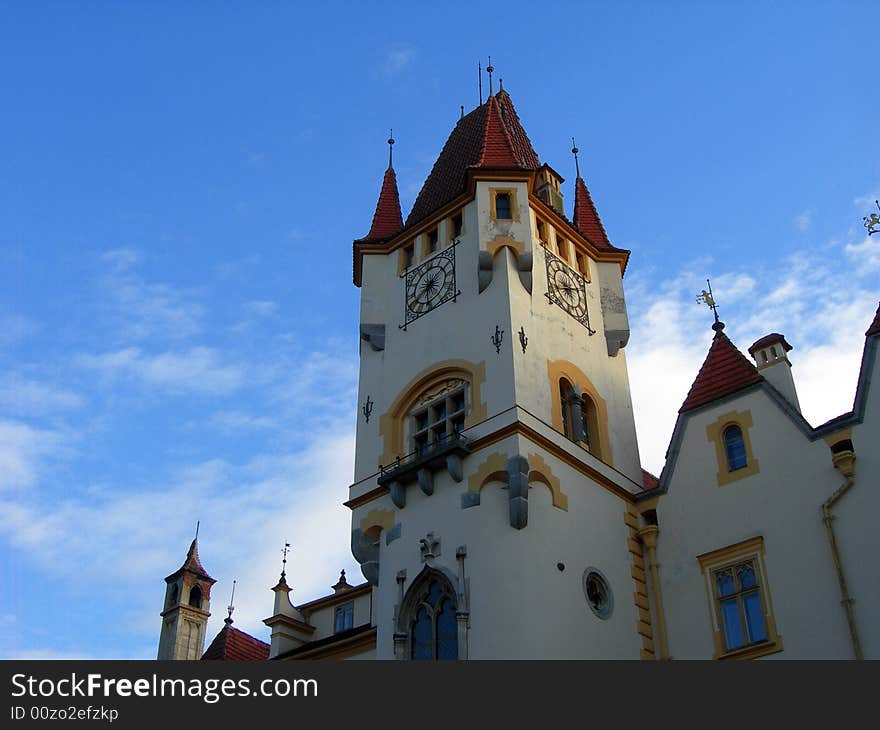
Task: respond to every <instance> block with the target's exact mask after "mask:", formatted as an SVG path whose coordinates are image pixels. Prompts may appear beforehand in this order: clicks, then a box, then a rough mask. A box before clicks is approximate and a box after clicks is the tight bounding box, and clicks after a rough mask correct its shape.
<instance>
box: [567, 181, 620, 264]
mask: <svg viewBox="0 0 880 730" xmlns="http://www.w3.org/2000/svg"><path fill="white" fill-rule="evenodd" d="M573 223H574V227H575V228H577V229H578V231H580V232H581V233H582V234H583V236H584V238H586V239H587V240H588V241H589V242H590V243H592V244H593V245H594V246H595V247H596V248H599V249H602V248H606V249H613V248H614V246H613V245H612V244H611V241H609V240H608V235H607V234H606V233H605V226H603V225H602V220H601V219H600V218H599V212H598V211H597V210H596V204H595V203H593V197H592V196H591V195H590V191H589V190H588V189H587V184H586V183H585V182H584V179H583V178H582V177H581V176H580V175H578V176H577V180H575V183H574V220H573Z"/></svg>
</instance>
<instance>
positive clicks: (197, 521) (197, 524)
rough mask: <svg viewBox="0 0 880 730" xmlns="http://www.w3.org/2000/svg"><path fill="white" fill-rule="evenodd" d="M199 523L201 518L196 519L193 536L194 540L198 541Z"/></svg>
mask: <svg viewBox="0 0 880 730" xmlns="http://www.w3.org/2000/svg"><path fill="white" fill-rule="evenodd" d="M201 524H202V521H201V520H196V536H195V540H196V541H198V539H199V525H201Z"/></svg>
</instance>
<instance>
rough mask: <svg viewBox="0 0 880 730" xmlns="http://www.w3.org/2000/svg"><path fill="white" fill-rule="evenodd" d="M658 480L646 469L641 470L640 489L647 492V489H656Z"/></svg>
mask: <svg viewBox="0 0 880 730" xmlns="http://www.w3.org/2000/svg"><path fill="white" fill-rule="evenodd" d="M659 483H660V480H659V479H658V478H657V477H655V476H654V475H653V474H652V473H651V472H649V471H648V470H647V469H642V488H643V489H644V490H645V491H646V492H647V491H648V490H649V489H656V488H657V485H658V484H659Z"/></svg>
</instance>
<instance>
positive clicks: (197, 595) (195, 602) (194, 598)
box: [189, 585, 202, 608]
mask: <svg viewBox="0 0 880 730" xmlns="http://www.w3.org/2000/svg"><path fill="white" fill-rule="evenodd" d="M189 605H190V606H193V607H194V608H201V607H202V589H201V588H199V586H197V585H195V586H193V587H192V588H191V589H190V592H189Z"/></svg>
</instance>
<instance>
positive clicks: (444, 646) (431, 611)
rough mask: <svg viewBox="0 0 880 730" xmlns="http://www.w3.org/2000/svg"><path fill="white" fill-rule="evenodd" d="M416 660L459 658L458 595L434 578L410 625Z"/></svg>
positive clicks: (412, 652) (411, 642)
mask: <svg viewBox="0 0 880 730" xmlns="http://www.w3.org/2000/svg"><path fill="white" fill-rule="evenodd" d="M410 657H411V658H412V659H458V626H457V624H456V621H455V596H454V595H453V594H452V591H451V590H450V589H449V587H448V586H447V585H445V583H441V582H440V580H438V579H437V578H434V579H433V580H431V582H430V583H429V584H428V588H427V591H425V595H424V596H423V597H422V599H421V601H420V603H419V605H418V608H417V610H416V614H415V618H414V620H413V622H412V626H411V628H410Z"/></svg>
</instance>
